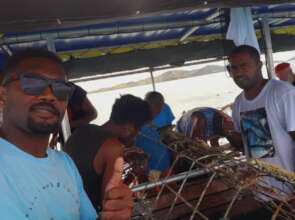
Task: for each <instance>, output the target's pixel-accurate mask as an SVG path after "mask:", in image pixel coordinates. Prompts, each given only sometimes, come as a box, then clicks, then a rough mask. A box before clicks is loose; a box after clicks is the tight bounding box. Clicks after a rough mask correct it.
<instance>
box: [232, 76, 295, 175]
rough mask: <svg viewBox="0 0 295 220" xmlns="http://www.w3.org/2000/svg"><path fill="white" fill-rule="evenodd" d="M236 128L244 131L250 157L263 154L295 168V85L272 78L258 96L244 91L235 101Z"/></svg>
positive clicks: (274, 161) (279, 164) (288, 168)
mask: <svg viewBox="0 0 295 220" xmlns="http://www.w3.org/2000/svg"><path fill="white" fill-rule="evenodd" d="M233 120H234V125H235V129H236V130H237V131H238V132H240V133H241V134H242V138H243V143H244V149H245V153H246V156H247V158H261V159H263V160H265V161H267V162H270V163H273V164H276V165H278V166H281V167H283V168H284V169H287V170H289V171H293V172H294V171H295V142H294V141H293V140H292V138H291V137H290V135H289V134H288V132H289V131H295V88H294V87H293V86H292V85H290V84H288V83H285V82H282V81H278V80H269V81H268V82H267V84H266V85H265V86H264V88H263V89H262V91H261V92H260V93H259V95H258V96H257V97H255V98H254V99H252V100H247V99H246V97H245V95H244V92H242V93H241V94H240V95H239V96H238V97H237V98H236V100H235V102H234V105H233Z"/></svg>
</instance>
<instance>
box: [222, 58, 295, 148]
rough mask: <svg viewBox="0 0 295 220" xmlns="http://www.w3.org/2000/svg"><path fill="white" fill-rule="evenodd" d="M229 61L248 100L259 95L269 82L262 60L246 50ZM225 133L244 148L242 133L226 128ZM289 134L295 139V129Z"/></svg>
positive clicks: (231, 72) (234, 142)
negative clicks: (263, 73) (262, 69)
mask: <svg viewBox="0 0 295 220" xmlns="http://www.w3.org/2000/svg"><path fill="white" fill-rule="evenodd" d="M229 62H230V74H231V76H232V78H233V80H234V81H235V83H236V84H237V86H239V87H240V88H241V89H243V91H244V93H245V97H246V98H247V99H248V100H252V99H254V98H255V97H257V96H258V95H259V93H260V92H261V91H262V89H263V88H264V86H265V85H266V83H267V80H266V79H264V78H263V76H262V72H261V67H262V62H261V61H260V60H259V59H258V58H255V57H251V55H250V54H248V53H245V52H244V53H239V54H234V55H232V56H230V57H229ZM225 134H226V137H227V139H228V140H229V142H230V143H231V144H232V145H234V146H235V147H238V148H239V149H242V146H243V142H242V138H241V134H240V133H238V132H228V131H226V130H225ZM289 135H290V136H291V138H292V139H293V140H295V131H291V132H289Z"/></svg>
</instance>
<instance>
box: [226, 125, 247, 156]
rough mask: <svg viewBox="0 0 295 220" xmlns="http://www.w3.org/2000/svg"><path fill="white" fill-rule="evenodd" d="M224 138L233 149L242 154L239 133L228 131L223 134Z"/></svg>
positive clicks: (241, 141)
mask: <svg viewBox="0 0 295 220" xmlns="http://www.w3.org/2000/svg"><path fill="white" fill-rule="evenodd" d="M224 136H225V137H226V139H227V140H228V141H229V143H230V144H231V145H232V146H233V147H235V148H236V149H237V150H238V151H241V152H243V150H244V148H243V140H242V135H241V134H240V133H239V132H237V131H234V130H230V131H227V132H224Z"/></svg>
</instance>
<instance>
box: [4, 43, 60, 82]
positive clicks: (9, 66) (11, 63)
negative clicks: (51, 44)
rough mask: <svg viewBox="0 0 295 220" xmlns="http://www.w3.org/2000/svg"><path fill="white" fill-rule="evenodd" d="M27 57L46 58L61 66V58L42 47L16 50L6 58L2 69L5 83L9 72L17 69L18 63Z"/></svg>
mask: <svg viewBox="0 0 295 220" xmlns="http://www.w3.org/2000/svg"><path fill="white" fill-rule="evenodd" d="M29 58H46V59H49V60H52V61H54V62H56V63H57V64H59V65H60V66H61V67H62V68H63V62H62V60H61V59H60V58H59V57H58V56H57V55H56V54H55V53H53V52H50V51H48V50H46V49H44V48H28V49H25V50H22V51H19V52H16V53H15V54H13V55H12V56H11V57H9V58H8V60H7V62H6V64H5V66H4V69H3V74H4V78H3V82H2V83H5V82H6V81H7V80H8V79H9V78H10V75H11V73H12V72H13V71H14V70H15V69H17V67H18V65H19V64H20V63H21V62H22V61H24V60H26V59H29Z"/></svg>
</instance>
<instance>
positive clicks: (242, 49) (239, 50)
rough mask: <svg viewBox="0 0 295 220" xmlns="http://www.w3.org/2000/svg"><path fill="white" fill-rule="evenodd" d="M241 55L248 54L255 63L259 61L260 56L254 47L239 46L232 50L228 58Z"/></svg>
mask: <svg viewBox="0 0 295 220" xmlns="http://www.w3.org/2000/svg"><path fill="white" fill-rule="evenodd" d="M241 53H247V54H249V55H250V56H251V57H252V58H253V59H255V60H256V61H259V60H260V54H259V52H258V50H257V49H256V48H255V47H252V46H249V45H241V46H238V47H236V48H234V49H233V50H232V52H231V53H230V54H229V58H230V57H232V56H234V55H237V54H241Z"/></svg>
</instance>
